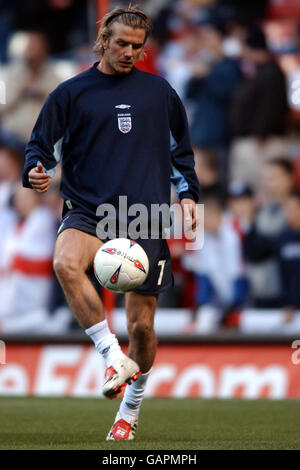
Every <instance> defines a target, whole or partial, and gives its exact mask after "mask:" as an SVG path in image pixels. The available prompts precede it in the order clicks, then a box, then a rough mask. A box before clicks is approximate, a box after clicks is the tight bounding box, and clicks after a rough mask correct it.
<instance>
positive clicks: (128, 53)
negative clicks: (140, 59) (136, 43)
mask: <svg viewBox="0 0 300 470" xmlns="http://www.w3.org/2000/svg"><path fill="white" fill-rule="evenodd" d="M132 54H133V49H132V44H128V46H127V47H126V49H125V57H127V58H130V57H132Z"/></svg>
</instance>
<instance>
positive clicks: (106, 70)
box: [97, 58, 116, 75]
mask: <svg viewBox="0 0 300 470" xmlns="http://www.w3.org/2000/svg"><path fill="white" fill-rule="evenodd" d="M97 69H98V70H100V72H102V73H105V74H106V75H116V72H115V70H113V69H112V68H111V67H110V65H109V64H108V63H107V62H106V60H104V58H102V59H101V60H100V62H99V64H98V65H97Z"/></svg>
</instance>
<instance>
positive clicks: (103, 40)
mask: <svg viewBox="0 0 300 470" xmlns="http://www.w3.org/2000/svg"><path fill="white" fill-rule="evenodd" d="M101 42H102V48H103V50H104V51H105V50H106V49H107V47H108V37H107V36H103V37H102V41H101Z"/></svg>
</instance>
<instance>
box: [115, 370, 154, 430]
mask: <svg viewBox="0 0 300 470" xmlns="http://www.w3.org/2000/svg"><path fill="white" fill-rule="evenodd" d="M151 371H152V368H151V369H150V370H149V371H148V372H146V373H145V374H142V375H139V376H138V379H137V380H136V381H135V382H133V383H132V384H131V385H127V387H126V388H125V393H124V397H123V400H122V403H121V406H120V409H119V413H120V415H121V418H122V419H124V420H125V421H127V423H131V420H132V418H134V417H136V416H138V414H139V411H140V407H141V404H142V401H143V398H144V393H145V388H146V383H147V380H148V377H149V375H150V373H151Z"/></svg>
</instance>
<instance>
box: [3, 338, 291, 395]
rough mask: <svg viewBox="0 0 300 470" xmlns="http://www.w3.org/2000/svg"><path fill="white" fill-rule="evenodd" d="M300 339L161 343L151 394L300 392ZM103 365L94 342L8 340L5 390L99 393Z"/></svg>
mask: <svg viewBox="0 0 300 470" xmlns="http://www.w3.org/2000/svg"><path fill="white" fill-rule="evenodd" d="M299 345H300V342H299ZM299 345H298V344H297V345H296V346H294V348H292V345H288V344H287V345H286V344H285V345H265V346H264V345H249V344H245V345H213V344H211V345H200V344H199V345H159V346H158V351H157V356H156V361H155V364H154V367H153V371H152V373H151V375H150V377H149V381H148V383H147V391H146V392H147V396H166V397H171V396H172V397H203V398H213V397H217V398H232V397H240V398H300V347H299ZM297 346H298V348H297ZM104 368H105V366H104V362H103V360H102V358H101V357H100V356H99V354H98V353H97V351H96V350H95V349H94V347H92V346H86V345H81V344H76V345H28V346H27V345H21V344H20V345H7V347H6V364H2V365H0V394H1V395H38V396H42V395H44V396H100V395H101V388H102V385H103V376H104Z"/></svg>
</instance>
